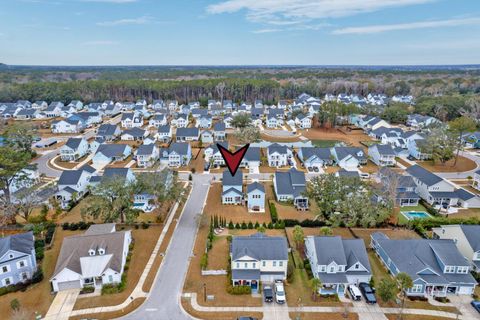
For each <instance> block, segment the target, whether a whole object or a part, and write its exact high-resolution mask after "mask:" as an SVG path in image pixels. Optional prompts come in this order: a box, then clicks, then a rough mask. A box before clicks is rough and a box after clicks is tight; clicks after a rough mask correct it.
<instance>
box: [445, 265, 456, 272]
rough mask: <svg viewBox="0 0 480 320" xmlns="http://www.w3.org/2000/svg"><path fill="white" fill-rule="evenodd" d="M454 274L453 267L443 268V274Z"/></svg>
mask: <svg viewBox="0 0 480 320" xmlns="http://www.w3.org/2000/svg"><path fill="white" fill-rule="evenodd" d="M454 272H455V267H454V266H446V267H445V273H454Z"/></svg>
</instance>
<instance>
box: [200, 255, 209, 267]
mask: <svg viewBox="0 0 480 320" xmlns="http://www.w3.org/2000/svg"><path fill="white" fill-rule="evenodd" d="M207 266H208V254H207V253H204V254H203V256H202V258H201V259H200V267H201V268H202V270H205V269H207Z"/></svg>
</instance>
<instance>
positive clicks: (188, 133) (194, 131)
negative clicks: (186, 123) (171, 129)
mask: <svg viewBox="0 0 480 320" xmlns="http://www.w3.org/2000/svg"><path fill="white" fill-rule="evenodd" d="M199 134H200V131H199V129H198V128H177V133H176V135H177V137H198V135H199Z"/></svg>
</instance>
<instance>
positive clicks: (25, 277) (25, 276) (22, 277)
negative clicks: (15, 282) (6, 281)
mask: <svg viewBox="0 0 480 320" xmlns="http://www.w3.org/2000/svg"><path fill="white" fill-rule="evenodd" d="M20 278H21V279H22V280H23V281H25V280H27V279H28V275H27V273H26V272H22V274H21V276H20Z"/></svg>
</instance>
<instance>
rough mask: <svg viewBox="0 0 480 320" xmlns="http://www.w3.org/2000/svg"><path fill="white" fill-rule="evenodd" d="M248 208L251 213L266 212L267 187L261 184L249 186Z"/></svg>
mask: <svg viewBox="0 0 480 320" xmlns="http://www.w3.org/2000/svg"><path fill="white" fill-rule="evenodd" d="M247 207H248V211H249V212H265V187H264V186H263V185H262V184H261V183H258V182H253V183H251V184H249V185H248V186H247Z"/></svg>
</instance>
